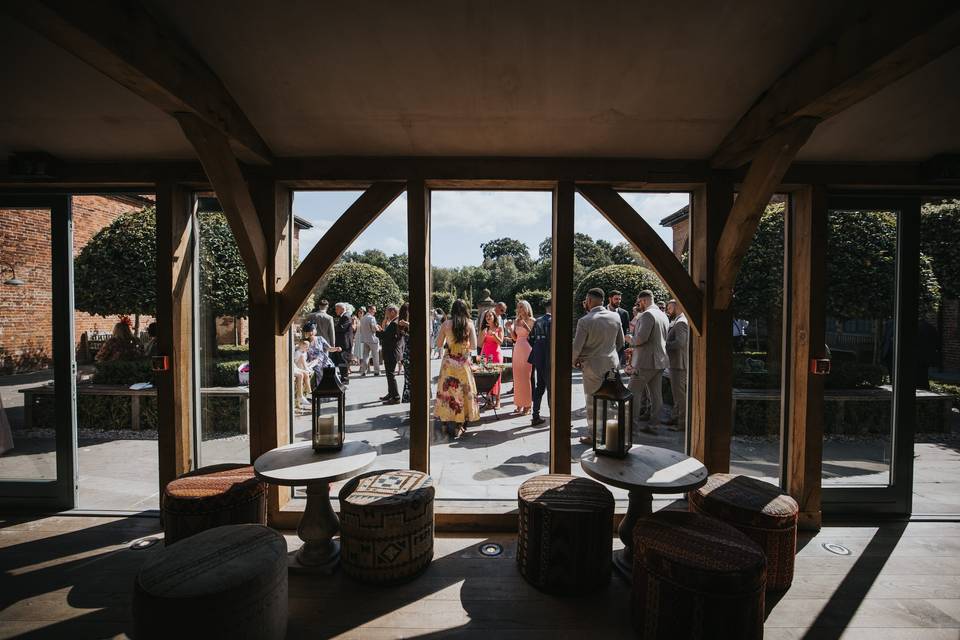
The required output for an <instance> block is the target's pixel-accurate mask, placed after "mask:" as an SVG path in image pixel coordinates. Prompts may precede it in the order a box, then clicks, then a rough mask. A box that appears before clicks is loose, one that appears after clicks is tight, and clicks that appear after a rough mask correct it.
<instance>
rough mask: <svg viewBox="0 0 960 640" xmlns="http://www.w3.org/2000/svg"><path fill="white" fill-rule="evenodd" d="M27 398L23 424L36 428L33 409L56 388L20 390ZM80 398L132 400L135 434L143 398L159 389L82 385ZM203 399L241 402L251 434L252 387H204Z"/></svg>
mask: <svg viewBox="0 0 960 640" xmlns="http://www.w3.org/2000/svg"><path fill="white" fill-rule="evenodd" d="M20 393H22V394H23V422H24V426H26V427H27V428H30V427H32V426H33V408H34V407H35V406H36V404H37V403H38V402H39V401H40V399H41V398H43V397H48V396H53V394H54V388H53V385H42V386H39V387H28V388H26V389H20ZM77 395H78V396H81V395H86V396H129V397H130V426H131V428H132V429H133V430H134V431H139V430H140V398H156V397H157V389H156V388H155V387H150V388H148V389H131V388H130V387H128V386H126V385H122V384H92V383H91V384H78V385H77ZM200 396H201V397H218V398H229V397H236V398H239V400H240V403H241V410H240V426H241V427H242V428H243V431H244V433H245V432H246V431H247V420H248V405H249V400H250V390H249V388H248V387H203V388H201V389H200Z"/></svg>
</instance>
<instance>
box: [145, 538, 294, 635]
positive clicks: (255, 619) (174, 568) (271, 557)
mask: <svg viewBox="0 0 960 640" xmlns="http://www.w3.org/2000/svg"><path fill="white" fill-rule="evenodd" d="M133 626H134V631H135V633H134V636H133V637H135V638H140V639H143V638H164V639H167V638H179V637H185V636H188V637H191V638H231V639H232V640H233V639H240V638H249V639H251V640H252V639H254V638H256V639H260V638H263V639H268V638H269V639H273V638H283V637H284V636H285V635H286V632H287V543H286V541H285V540H284V538H283V536H282V535H280V534H279V533H277V532H276V531H274V530H273V529H270V528H268V527H265V526H263V525H259V524H235V525H229V526H226V527H218V528H216V529H209V530H207V531H203V532H200V533H198V534H196V535H194V536H191V537H190V542H188V543H187V544H177V545H173V546H171V547H166V548H164V549H162V550H160V551H159V552H157V554H156V555H155V556H154V557H153V558H151V559H150V560H148V561H147V562H146V563H145V564H144V565H143V567H142V568H141V569H140V573H139V574H138V575H137V579H136V582H135V585H134V593H133Z"/></svg>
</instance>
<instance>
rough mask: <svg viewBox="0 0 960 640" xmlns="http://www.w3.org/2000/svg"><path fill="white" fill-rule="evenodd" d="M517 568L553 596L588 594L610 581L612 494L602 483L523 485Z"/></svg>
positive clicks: (536, 481) (566, 478) (556, 480)
mask: <svg viewBox="0 0 960 640" xmlns="http://www.w3.org/2000/svg"><path fill="white" fill-rule="evenodd" d="M518 499H519V503H520V532H519V535H518V539H517V565H518V566H519V567H520V573H521V575H523V577H524V578H526V580H527V582H529V583H530V584H532V585H533V586H535V587H537V588H538V589H541V590H543V591H546V592H549V593H558V594H573V593H586V592H589V591H593V590H595V589H598V588H600V587H603V586H604V585H605V584H607V583H608V582H609V581H610V567H611V556H612V554H613V494H612V493H610V490H609V489H607V488H606V487H605V486H603V485H602V484H600V483H599V482H595V481H593V480H590V479H589V478H577V477H574V476H570V475H562V474H548V475H542V476H537V477H535V478H531V479H529V480H527V481H526V482H524V483H523V484H522V485H521V486H520V491H519V493H518Z"/></svg>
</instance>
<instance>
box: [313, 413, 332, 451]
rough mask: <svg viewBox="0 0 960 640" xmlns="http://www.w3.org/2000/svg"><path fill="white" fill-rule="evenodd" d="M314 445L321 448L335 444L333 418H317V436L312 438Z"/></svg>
mask: <svg viewBox="0 0 960 640" xmlns="http://www.w3.org/2000/svg"><path fill="white" fill-rule="evenodd" d="M314 440H315V444H318V445H321V446H330V445H335V444H337V434H336V433H335V429H334V417H333V416H318V417H317V434H316V437H315V438H314Z"/></svg>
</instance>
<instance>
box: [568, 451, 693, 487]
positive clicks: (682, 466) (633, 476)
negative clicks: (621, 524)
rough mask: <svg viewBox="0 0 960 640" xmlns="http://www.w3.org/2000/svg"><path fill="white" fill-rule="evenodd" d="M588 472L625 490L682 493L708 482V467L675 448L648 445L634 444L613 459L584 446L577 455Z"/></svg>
mask: <svg viewBox="0 0 960 640" xmlns="http://www.w3.org/2000/svg"><path fill="white" fill-rule="evenodd" d="M580 466H582V467H583V470H584V471H585V472H586V473H587V475H589V476H591V477H593V478H595V479H597V480H599V481H600V482H603V483H605V484H609V485H611V486H614V487H618V488H620V489H626V490H627V491H635V490H638V489H639V490H643V491H646V492H648V493H684V492H686V491H693V490H694V489H697V488H699V487H701V486H702V485H703V484H704V483H705V482H706V481H707V468H706V467H704V466H703V464H702V463H701V462H700V461H699V460H697V459H696V458H691V457H690V456H687V455H685V454H683V453H679V452H677V451H670V450H669V449H663V448H661V447H651V446H648V445H643V444H640V445H634V446H633V448H632V449H630V453H628V454H627V457H625V458H614V457H612V456H602V455H597V454H596V453H594V451H593V449H587V450H586V451H585V452H584V453H583V455H581V456H580Z"/></svg>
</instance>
